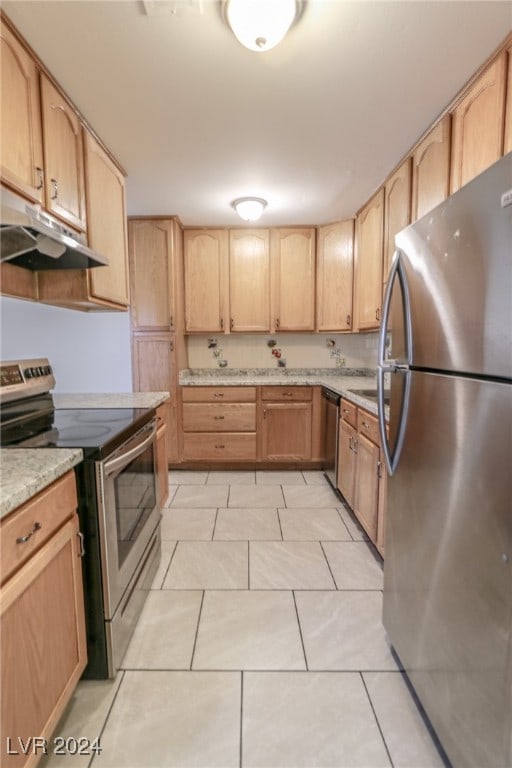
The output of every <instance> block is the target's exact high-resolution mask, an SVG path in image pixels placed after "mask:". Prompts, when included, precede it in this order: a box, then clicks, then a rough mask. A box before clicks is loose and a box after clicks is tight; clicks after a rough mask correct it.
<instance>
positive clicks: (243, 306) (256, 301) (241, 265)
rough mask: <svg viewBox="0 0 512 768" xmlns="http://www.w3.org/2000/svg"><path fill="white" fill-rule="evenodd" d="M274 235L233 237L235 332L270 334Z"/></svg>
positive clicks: (232, 315) (234, 232)
mask: <svg viewBox="0 0 512 768" xmlns="http://www.w3.org/2000/svg"><path fill="white" fill-rule="evenodd" d="M269 242H270V234H269V231H268V230H256V229H254V230H231V231H230V233H229V302H230V329H231V330H232V331H247V332H256V331H269V330H270V248H269Z"/></svg>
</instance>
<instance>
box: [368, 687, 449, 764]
mask: <svg viewBox="0 0 512 768" xmlns="http://www.w3.org/2000/svg"><path fill="white" fill-rule="evenodd" d="M363 678H364V681H365V683H366V688H367V690H368V694H369V696H370V699H371V702H372V704H373V708H374V710H375V714H376V715H377V719H378V721H379V723H380V727H381V730H382V735H383V736H384V740H385V742H386V744H387V747H388V750H389V753H390V755H391V759H392V760H393V765H394V766H395V768H410V766H414V768H442V766H443V765H444V763H443V761H442V759H441V757H440V755H439V752H438V751H437V749H436V747H435V745H434V742H433V740H432V737H431V736H430V733H429V732H428V730H427V727H426V725H425V723H424V722H423V719H422V717H421V715H420V713H419V712H418V708H417V707H416V704H415V703H414V700H413V698H412V696H411V694H410V693H409V689H408V688H407V685H406V683H405V680H404V678H403V675H402V674H401V673H400V672H365V673H364V674H363Z"/></svg>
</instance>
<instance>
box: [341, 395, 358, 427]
mask: <svg viewBox="0 0 512 768" xmlns="http://www.w3.org/2000/svg"><path fill="white" fill-rule="evenodd" d="M340 417H341V418H342V419H343V421H346V422H347V424H351V425H352V426H353V427H356V428H357V405H354V403H350V402H349V401H348V400H342V401H341V403H340Z"/></svg>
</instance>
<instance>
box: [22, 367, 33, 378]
mask: <svg viewBox="0 0 512 768" xmlns="http://www.w3.org/2000/svg"><path fill="white" fill-rule="evenodd" d="M23 374H24V376H25V378H26V379H31V378H32V368H25V370H24V371H23Z"/></svg>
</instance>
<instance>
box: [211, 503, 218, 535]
mask: <svg viewBox="0 0 512 768" xmlns="http://www.w3.org/2000/svg"><path fill="white" fill-rule="evenodd" d="M219 509H220V507H217V508H216V509H215V520H214V521H213V530H212V538H211V539H210V541H215V540H216V539H215V529H216V528H217V519H218V517H219Z"/></svg>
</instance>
